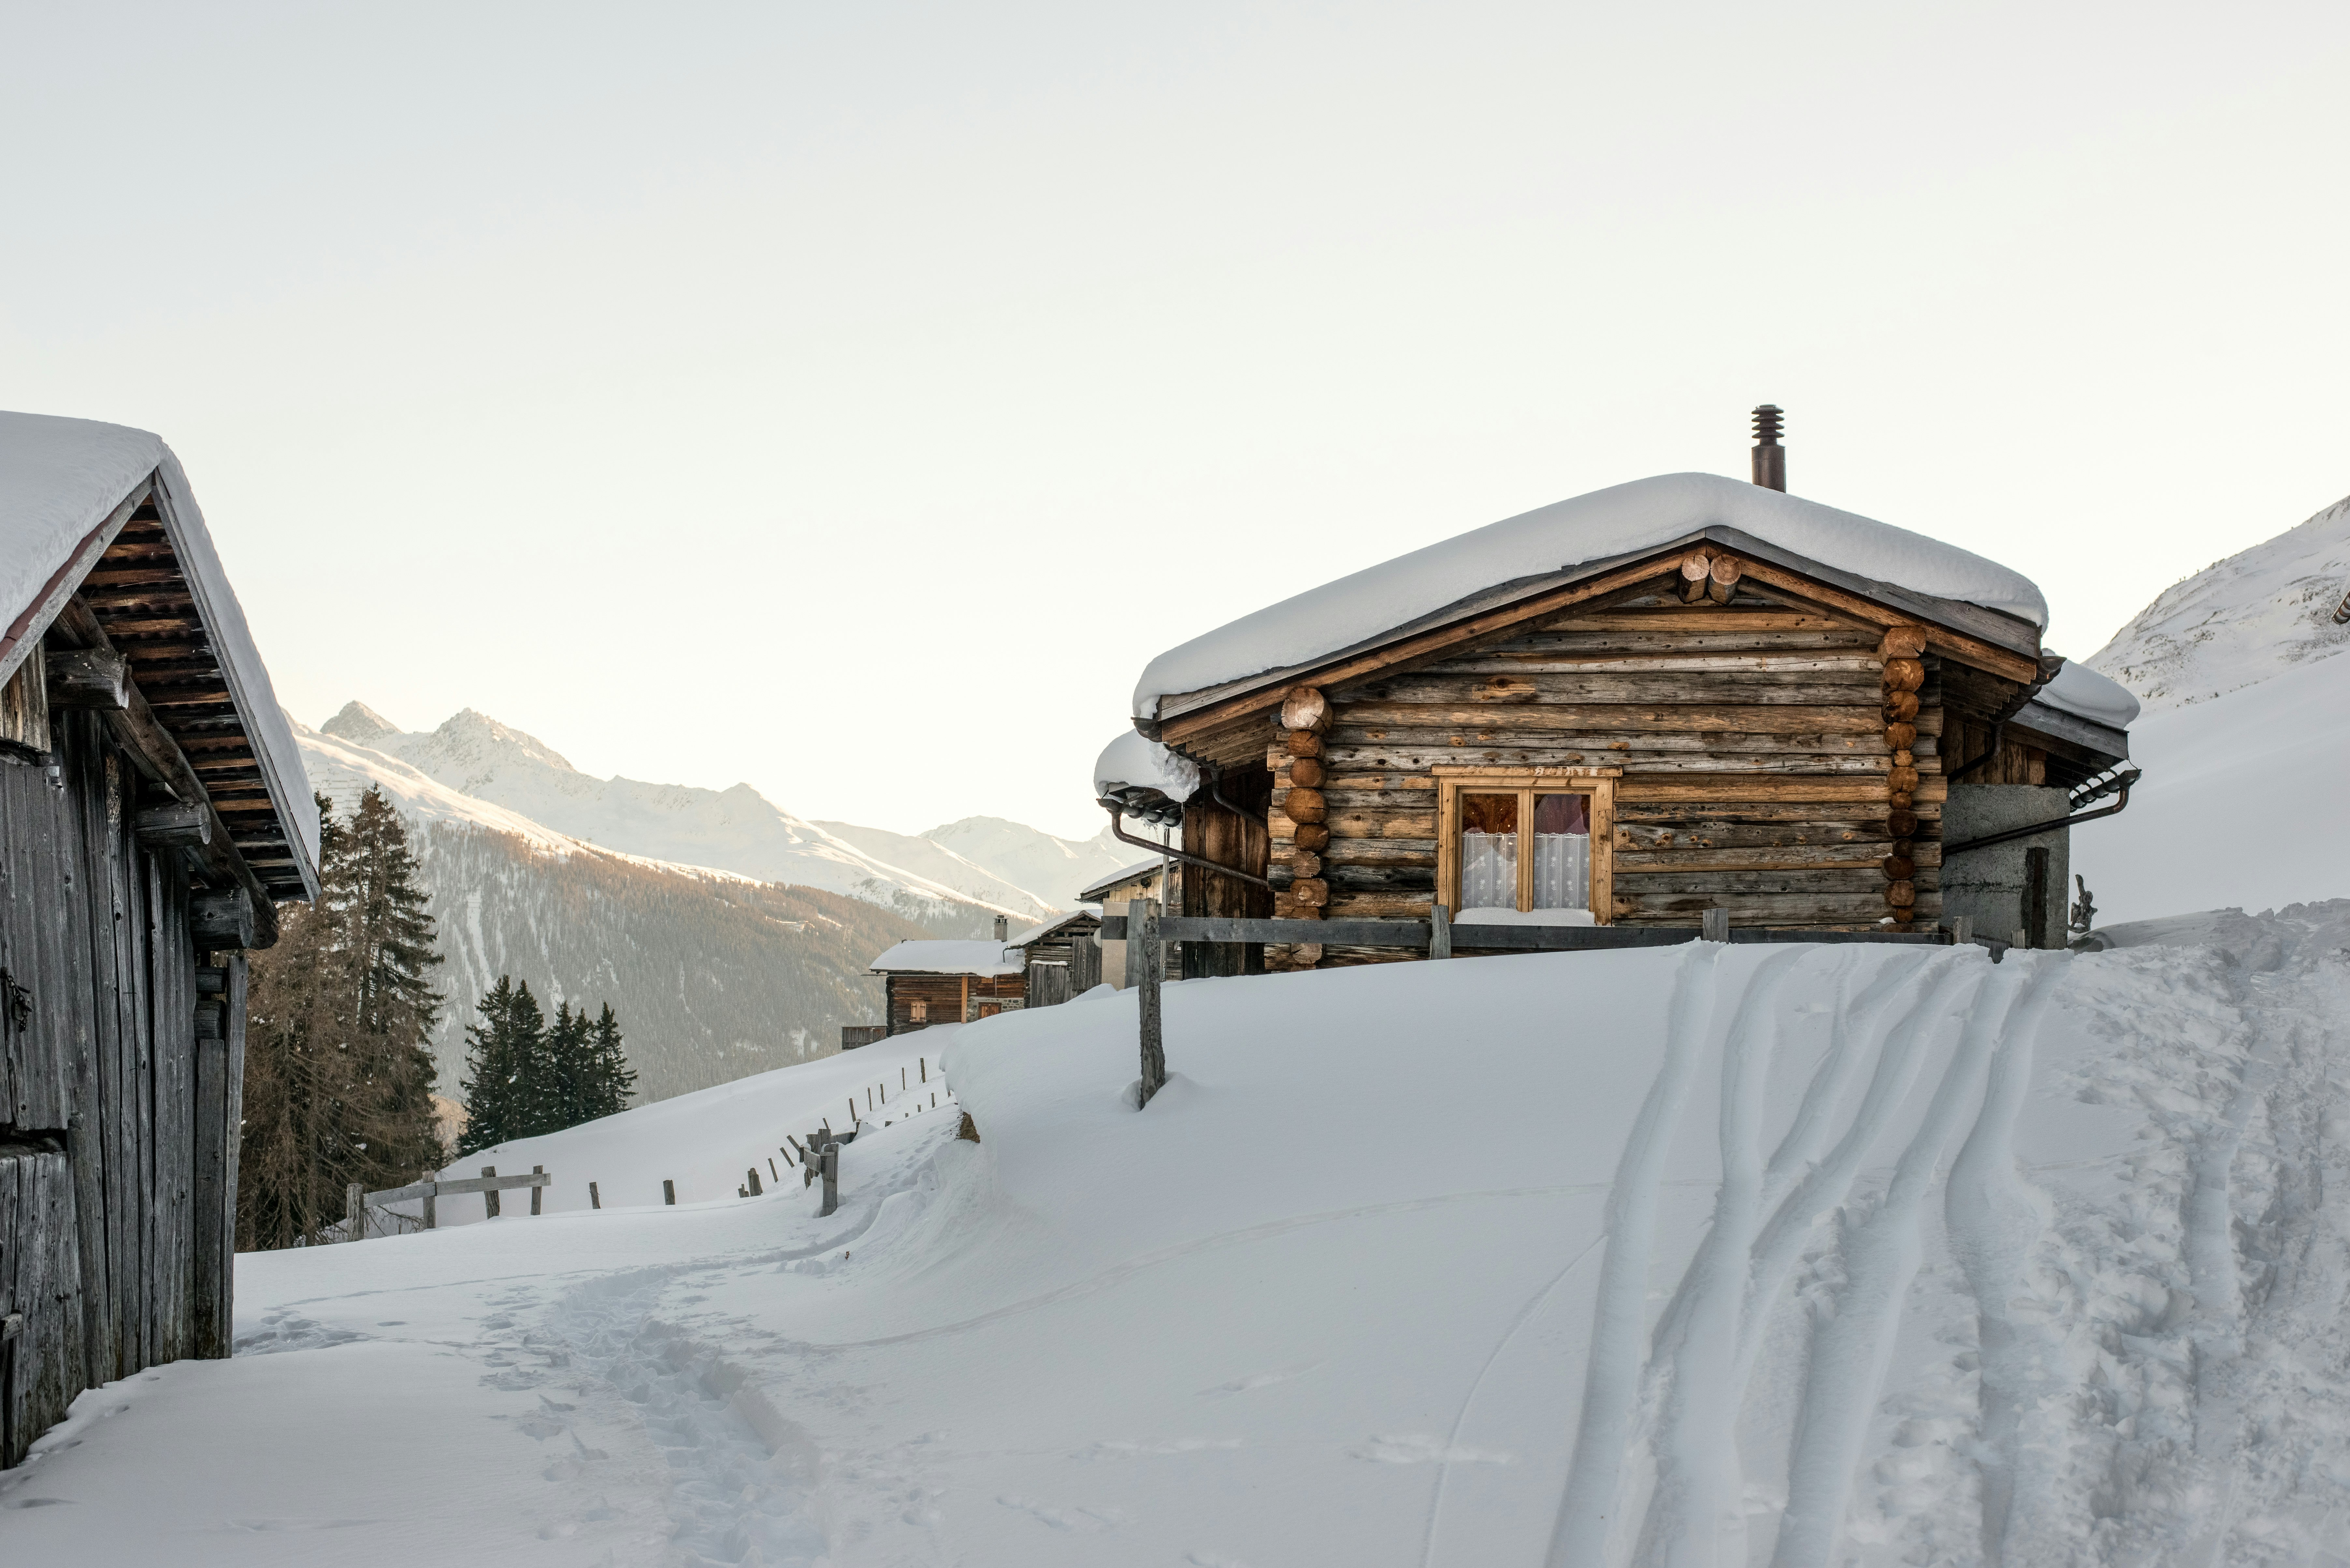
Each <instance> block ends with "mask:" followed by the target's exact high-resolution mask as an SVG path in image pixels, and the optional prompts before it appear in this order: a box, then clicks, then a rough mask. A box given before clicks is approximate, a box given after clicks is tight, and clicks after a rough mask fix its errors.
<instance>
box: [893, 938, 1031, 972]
mask: <svg viewBox="0 0 2350 1568" xmlns="http://www.w3.org/2000/svg"><path fill="white" fill-rule="evenodd" d="M1003 947H1004V944H1003V943H1002V942H998V941H922V942H899V944H898V945H897V946H896V947H894V948H891V949H890V950H889V951H888V952H885V953H883V954H882V955H881V956H880V957H879V958H878V959H875V960H874V961H872V963H871V964H869V965H868V966H867V967H868V968H869V969H871V970H873V971H875V972H876V973H879V972H881V971H897V972H898V973H900V974H978V975H1003V974H1018V973H1020V972H1021V971H1022V970H1023V968H1024V967H1025V966H1024V965H1021V964H1016V963H1006V962H1005V961H1004V959H1003Z"/></svg>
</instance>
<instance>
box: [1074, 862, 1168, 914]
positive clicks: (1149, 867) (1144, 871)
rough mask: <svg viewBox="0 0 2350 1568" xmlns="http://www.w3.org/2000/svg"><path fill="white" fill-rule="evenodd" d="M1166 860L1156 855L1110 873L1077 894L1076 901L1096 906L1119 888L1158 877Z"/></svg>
mask: <svg viewBox="0 0 2350 1568" xmlns="http://www.w3.org/2000/svg"><path fill="white" fill-rule="evenodd" d="M1166 865H1167V862H1166V860H1165V859H1164V858H1163V857H1159V856H1156V855H1154V856H1152V857H1150V858H1149V859H1148V860H1138V861H1136V862H1135V863H1134V864H1133V865H1131V866H1128V867H1126V868H1124V869H1123V870H1119V871H1113V872H1111V873H1110V874H1109V875H1108V876H1107V877H1103V878H1102V879H1101V880H1100V881H1098V882H1096V883H1095V884H1094V885H1093V886H1092V887H1090V888H1086V889H1084V890H1083V891H1082V892H1080V893H1078V895H1077V899H1078V901H1079V902H1080V903H1087V904H1098V903H1100V902H1101V901H1102V899H1104V898H1107V897H1108V896H1109V895H1110V894H1112V893H1115V892H1117V891H1118V889H1119V888H1123V887H1126V886H1127V885H1128V884H1129V883H1134V882H1139V881H1142V880H1143V879H1144V878H1145V877H1156V876H1158V875H1159V872H1160V871H1161V870H1163V869H1164V868H1165V867H1166Z"/></svg>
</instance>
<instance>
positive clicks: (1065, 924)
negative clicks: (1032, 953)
mask: <svg viewBox="0 0 2350 1568" xmlns="http://www.w3.org/2000/svg"><path fill="white" fill-rule="evenodd" d="M1100 923H1101V917H1100V916H1098V915H1097V914H1095V913H1094V912H1093V911H1092V910H1091V909H1072V910H1070V911H1069V912H1068V913H1067V914H1066V915H1056V916H1055V917H1054V918H1053V919H1049V920H1047V921H1045V923H1044V924H1043V925H1041V926H1031V927H1029V928H1028V929H1026V930H1024V931H1022V932H1019V933H1018V934H1017V935H1015V936H1014V937H1013V939H1012V940H1010V941H1008V942H1006V943H1004V944H1003V945H1004V946H1005V947H1007V948H1024V947H1029V946H1032V945H1034V944H1035V943H1037V942H1041V941H1044V940H1046V939H1048V938H1050V937H1054V936H1056V935H1058V934H1059V933H1061V932H1063V931H1066V930H1067V929H1069V928H1070V927H1072V926H1097V925H1099V924H1100Z"/></svg>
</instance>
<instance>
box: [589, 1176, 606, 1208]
mask: <svg viewBox="0 0 2350 1568" xmlns="http://www.w3.org/2000/svg"><path fill="white" fill-rule="evenodd" d="M587 1207H588V1208H590V1209H601V1208H602V1207H604V1195H603V1194H602V1193H600V1192H598V1191H597V1190H596V1184H595V1183H594V1182H592V1181H591V1182H589V1183H588V1184H587Z"/></svg>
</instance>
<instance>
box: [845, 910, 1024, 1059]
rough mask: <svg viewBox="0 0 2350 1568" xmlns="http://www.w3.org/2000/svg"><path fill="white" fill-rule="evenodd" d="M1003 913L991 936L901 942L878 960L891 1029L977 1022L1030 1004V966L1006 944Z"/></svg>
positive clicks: (875, 968)
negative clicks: (962, 939)
mask: <svg viewBox="0 0 2350 1568" xmlns="http://www.w3.org/2000/svg"><path fill="white" fill-rule="evenodd" d="M1006 925H1007V922H1006V921H1005V920H1004V919H1003V917H1001V916H998V917H997V918H996V921H995V936H994V938H993V940H988V941H916V942H899V944H898V945H897V946H896V947H894V948H891V949H890V950H889V951H888V952H885V953H883V954H882V955H881V956H880V957H879V958H877V959H875V960H874V961H873V963H872V966H871V970H872V972H873V973H875V974H878V975H879V976H880V977H881V986H882V993H883V996H884V998H885V1007H886V1012H885V1016H886V1017H887V1018H888V1020H889V1033H891V1034H904V1033H910V1031H913V1030H916V1029H928V1028H930V1027H931V1025H933V1024H938V1023H975V1022H976V1021H978V1020H979V1019H982V1018H993V1017H994V1016H995V1015H996V1014H997V1013H999V1012H1012V1011H1014V1009H1016V1008H1019V1007H1021V1006H1023V1005H1024V1004H1025V1002H1026V1000H1027V983H1026V979H1027V966H1026V965H1025V964H1024V963H1023V962H1022V961H1021V960H1020V958H1019V957H1018V955H1017V954H1015V953H1014V952H1011V951H1009V950H1006V948H1005V946H1004V943H1005V939H1006Z"/></svg>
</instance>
